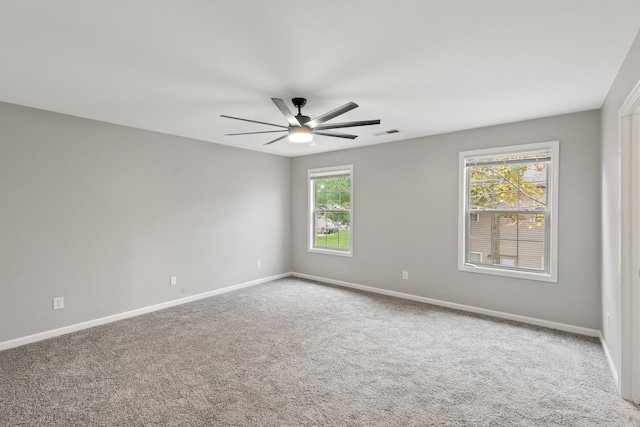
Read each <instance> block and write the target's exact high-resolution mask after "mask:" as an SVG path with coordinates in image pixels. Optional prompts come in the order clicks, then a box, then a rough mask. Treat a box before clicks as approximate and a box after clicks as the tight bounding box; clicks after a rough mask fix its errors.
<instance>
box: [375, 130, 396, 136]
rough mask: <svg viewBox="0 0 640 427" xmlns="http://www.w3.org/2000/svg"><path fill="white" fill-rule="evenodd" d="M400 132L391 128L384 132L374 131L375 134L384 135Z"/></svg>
mask: <svg viewBox="0 0 640 427" xmlns="http://www.w3.org/2000/svg"><path fill="white" fill-rule="evenodd" d="M398 132H400V131H399V130H398V129H390V130H385V131H384V132H377V133H374V135H375V136H384V135H391V134H392V133H398Z"/></svg>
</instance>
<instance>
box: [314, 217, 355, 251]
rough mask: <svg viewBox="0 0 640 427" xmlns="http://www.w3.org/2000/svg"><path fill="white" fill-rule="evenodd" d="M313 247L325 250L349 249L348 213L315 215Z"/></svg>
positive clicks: (349, 226) (349, 227)
mask: <svg viewBox="0 0 640 427" xmlns="http://www.w3.org/2000/svg"><path fill="white" fill-rule="evenodd" d="M315 246H316V247H319V248H327V249H341V250H349V249H350V248H351V220H350V214H349V213H343V212H338V213H336V212H334V213H318V214H316V237H315Z"/></svg>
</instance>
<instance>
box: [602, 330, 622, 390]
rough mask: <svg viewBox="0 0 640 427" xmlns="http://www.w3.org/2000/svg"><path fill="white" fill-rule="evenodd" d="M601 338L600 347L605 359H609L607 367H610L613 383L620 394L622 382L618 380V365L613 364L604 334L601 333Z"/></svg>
mask: <svg viewBox="0 0 640 427" xmlns="http://www.w3.org/2000/svg"><path fill="white" fill-rule="evenodd" d="M599 338H600V345H602V350H603V351H604V357H605V358H606V359H607V365H609V370H610V371H611V376H613V382H614V383H615V385H616V390H618V394H620V381H619V380H618V371H617V370H616V365H615V364H614V363H613V358H612V357H611V353H610V352H609V347H607V342H606V341H605V340H604V337H603V336H602V333H600V336H599Z"/></svg>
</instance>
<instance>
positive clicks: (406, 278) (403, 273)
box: [402, 271, 409, 280]
mask: <svg viewBox="0 0 640 427" xmlns="http://www.w3.org/2000/svg"><path fill="white" fill-rule="evenodd" d="M402 278H403V279H404V280H409V272H408V271H403V272H402Z"/></svg>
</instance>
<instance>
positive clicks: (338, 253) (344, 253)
mask: <svg viewBox="0 0 640 427" xmlns="http://www.w3.org/2000/svg"><path fill="white" fill-rule="evenodd" d="M307 252H312V253H316V254H324V255H335V256H343V257H349V258H351V257H353V253H352V252H351V251H348V252H347V251H338V250H333V249H320V248H309V249H307Z"/></svg>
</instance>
